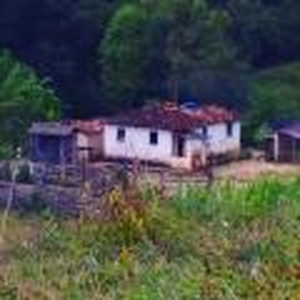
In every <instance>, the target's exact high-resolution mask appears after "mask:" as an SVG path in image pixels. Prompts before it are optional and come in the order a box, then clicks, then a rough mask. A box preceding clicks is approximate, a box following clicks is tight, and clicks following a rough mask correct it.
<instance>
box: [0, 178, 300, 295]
mask: <svg viewBox="0 0 300 300" xmlns="http://www.w3.org/2000/svg"><path fill="white" fill-rule="evenodd" d="M299 182H300V181H299V178H290V179H285V180H284V181H283V180H282V179H280V178H278V179H276V178H269V179H260V180H257V181H255V182H253V183H251V184H249V185H247V186H246V185H239V186H237V185H235V184H233V185H231V184H230V183H229V182H228V183H224V184H222V185H220V186H216V187H215V188H214V189H213V190H212V191H207V190H205V189H201V188H192V187H189V188H188V187H187V188H186V189H183V190H181V191H178V193H177V194H176V196H174V197H172V198H171V199H164V200H163V199H162V198H161V196H160V195H159V194H157V193H155V192H154V190H152V189H146V190H144V192H143V195H140V194H138V193H134V192H133V190H131V191H128V192H129V194H127V196H125V198H123V197H122V196H121V194H120V193H119V192H118V191H117V190H115V191H114V192H113V193H112V194H111V195H110V196H109V198H108V203H109V206H108V210H107V211H106V217H105V219H104V220H102V221H101V220H97V221H91V220H84V219H81V220H78V221H75V220H73V221H72V220H69V221H62V220H58V219H56V218H54V217H53V216H51V215H49V214H47V213H46V212H45V213H44V214H43V217H38V216H34V215H31V217H29V216H28V214H27V215H26V218H24V217H22V215H21V216H20V215H10V217H9V220H8V223H7V224H5V225H6V226H5V227H4V229H5V230H4V232H3V231H2V239H1V245H0V298H1V299H30V300H41V299H45V300H46V299H47V300H48V299H49V300H50V299H56V300H59V299H70V300H71V299H72V300H74V299H91V300H93V299H130V300H132V299H145V300H152V299H153V300H157V299H162V300H163V299H205V300H206V299H207V300H208V299H214V300H218V299H220V300H223V299H249V300H250V299H251V300H252V299H274V300H276V299H291V300H296V299H299V298H298V297H299V294H300V286H299V276H300V273H299V272H300V256H299V254H300V253H299V251H300V248H299V246H300V245H299V239H300V236H299V232H300V223H299V217H300V206H299V204H300V198H299V192H298V191H299ZM127 197H128V198H127ZM162 200H163V201H162ZM2 230H3V228H2Z"/></svg>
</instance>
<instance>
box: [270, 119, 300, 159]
mask: <svg viewBox="0 0 300 300" xmlns="http://www.w3.org/2000/svg"><path fill="white" fill-rule="evenodd" d="M266 159H267V160H269V161H278V162H290V163H299V162H300V121H285V122H282V121H281V122H274V123H272V124H271V125H270V132H269V134H268V135H267V137H266Z"/></svg>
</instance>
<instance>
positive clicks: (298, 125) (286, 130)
mask: <svg viewBox="0 0 300 300" xmlns="http://www.w3.org/2000/svg"><path fill="white" fill-rule="evenodd" d="M278 133H280V134H284V135H288V136H290V137H292V138H295V139H300V121H298V122H293V123H292V124H290V125H286V126H285V127H283V128H282V129H280V130H278Z"/></svg>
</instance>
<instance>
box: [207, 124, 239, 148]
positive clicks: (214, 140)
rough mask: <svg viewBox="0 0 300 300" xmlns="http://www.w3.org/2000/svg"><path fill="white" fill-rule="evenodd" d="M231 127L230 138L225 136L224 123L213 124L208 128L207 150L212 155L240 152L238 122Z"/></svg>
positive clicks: (225, 126) (225, 128) (225, 127)
mask: <svg viewBox="0 0 300 300" xmlns="http://www.w3.org/2000/svg"><path fill="white" fill-rule="evenodd" d="M232 126H233V127H232V135H231V136H228V135H227V125H226V123H220V124H215V125H212V126H209V127H208V137H209V149H210V151H211V152H212V153H215V154H222V153H226V152H230V151H240V147H241V125H240V122H235V123H233V124H232Z"/></svg>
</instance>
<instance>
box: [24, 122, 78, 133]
mask: <svg viewBox="0 0 300 300" xmlns="http://www.w3.org/2000/svg"><path fill="white" fill-rule="evenodd" d="M29 133H30V134H45V135H53V136H67V135H70V134H72V133H73V127H72V126H70V125H63V124H61V123H59V122H39V123H33V124H32V125H31V127H30V129H29Z"/></svg>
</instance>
